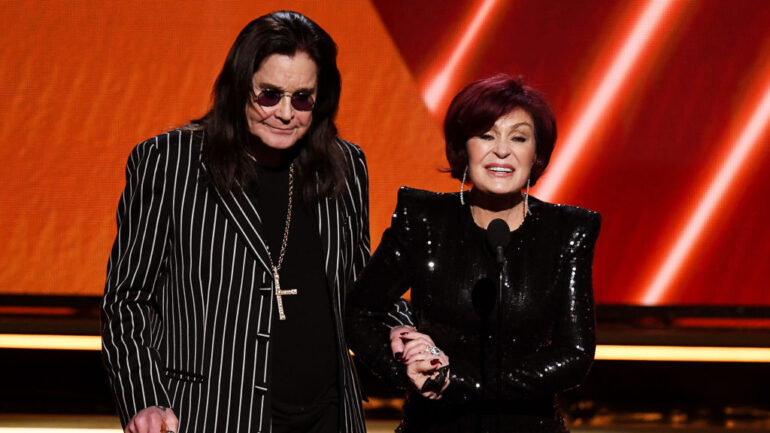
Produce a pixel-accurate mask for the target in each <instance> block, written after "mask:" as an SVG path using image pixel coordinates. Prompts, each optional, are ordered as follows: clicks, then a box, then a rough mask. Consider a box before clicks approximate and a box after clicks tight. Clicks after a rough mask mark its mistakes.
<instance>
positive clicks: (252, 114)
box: [246, 52, 318, 150]
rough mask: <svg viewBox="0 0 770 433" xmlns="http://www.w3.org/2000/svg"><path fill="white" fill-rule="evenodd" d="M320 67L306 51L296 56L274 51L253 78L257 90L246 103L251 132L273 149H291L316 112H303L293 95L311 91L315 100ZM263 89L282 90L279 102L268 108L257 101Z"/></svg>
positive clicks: (254, 87) (305, 130)
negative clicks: (298, 108) (297, 107)
mask: <svg viewBox="0 0 770 433" xmlns="http://www.w3.org/2000/svg"><path fill="white" fill-rule="evenodd" d="M317 80H318V68H317V67H316V64H315V62H314V61H313V59H311V58H310V56H308V55H307V53H304V52H297V53H296V54H294V55H293V56H287V55H284V54H272V55H270V56H268V57H267V58H266V59H265V60H264V61H263V62H262V66H261V67H260V68H259V70H258V71H257V72H256V73H255V74H254V76H253V77H252V80H251V81H252V87H253V89H254V92H253V93H252V94H251V95H250V97H249V102H247V103H246V122H247V124H248V127H249V131H250V132H251V133H252V134H254V135H256V136H257V137H259V138H260V139H261V140H262V142H263V143H264V144H265V145H267V146H268V147H270V148H273V149H278V150H283V149H288V148H290V147H292V146H294V144H296V143H297V141H299V139H300V138H302V137H303V136H304V135H305V133H306V132H307V130H308V128H310V124H311V122H312V121H313V112H312V110H310V111H300V110H297V109H295V108H294V107H293V106H292V104H291V95H298V94H305V95H306V94H310V95H311V96H312V98H313V100H314V101H315V98H316V95H317V94H318V89H316V83H317ZM264 90H271V91H278V92H283V94H284V96H283V97H282V98H281V100H280V101H279V102H278V104H276V105H274V106H272V107H265V106H262V105H259V104H258V103H257V102H256V95H259V94H260V92H262V91H264Z"/></svg>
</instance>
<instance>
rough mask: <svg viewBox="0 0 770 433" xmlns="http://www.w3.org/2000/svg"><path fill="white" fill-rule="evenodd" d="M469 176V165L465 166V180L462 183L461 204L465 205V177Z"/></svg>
mask: <svg viewBox="0 0 770 433" xmlns="http://www.w3.org/2000/svg"><path fill="white" fill-rule="evenodd" d="M467 177H468V166H467V165H466V166H465V170H464V171H463V181H462V183H461V184H460V205H462V206H465V198H464V197H463V194H464V191H465V179H466V178H467Z"/></svg>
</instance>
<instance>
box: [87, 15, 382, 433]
mask: <svg viewBox="0 0 770 433" xmlns="http://www.w3.org/2000/svg"><path fill="white" fill-rule="evenodd" d="M336 56H337V47H336V45H335V43H334V41H333V40H332V39H331V37H330V36H329V35H328V34H327V33H326V32H325V31H324V30H323V29H322V28H321V27H319V26H318V25H317V24H316V23H314V22H313V21H311V20H310V19H308V18H307V17H305V16H304V15H301V14H299V13H296V12H289V11H279V12H273V13H271V14H268V15H265V16H262V17H260V18H257V19H256V20H254V21H252V22H251V23H249V24H248V25H247V26H246V27H245V28H244V29H243V30H242V31H241V33H240V34H239V35H238V37H237V38H236V40H235V42H234V44H233V46H232V48H231V49H230V52H229V54H228V56H227V59H226V60H225V63H224V66H223V68H222V71H221V73H220V74H219V77H218V78H217V81H216V84H215V86H214V91H213V106H212V108H211V110H210V111H209V112H208V113H207V114H206V115H205V116H204V117H203V118H202V119H199V120H197V121H195V123H194V124H193V125H191V126H188V127H185V128H181V129H177V130H174V131H170V132H168V133H165V134H161V135H159V136H157V137H154V138H152V139H149V140H147V141H145V142H143V143H141V144H139V145H138V146H137V147H136V148H135V149H134V151H133V152H132V153H131V156H130V158H129V162H128V167H127V180H126V189H125V192H124V194H123V197H122V199H121V202H120V205H119V208H118V235H117V239H116V241H115V245H114V247H113V250H112V254H111V255H110V262H109V267H108V272H107V284H106V287H105V294H104V303H103V308H102V336H103V346H104V350H103V353H104V360H105V364H106V366H107V370H108V372H109V375H110V380H111V384H112V387H113V391H114V394H115V397H116V401H117V405H118V409H119V412H120V415H121V421H122V423H123V425H124V427H125V430H126V431H127V432H141V433H145V432H151V433H157V432H159V431H175V432H176V431H179V432H182V431H184V432H220V431H230V432H260V431H272V432H287V431H302V432H317V433H321V432H327V433H337V432H361V433H362V432H364V431H365V426H364V421H363V413H362V410H361V391H360V389H359V385H358V380H357V378H356V376H355V372H354V369H353V365H352V361H351V359H350V356H349V353H348V348H347V345H346V342H345V339H344V333H343V332H342V305H343V303H344V295H345V293H346V292H347V291H348V290H349V287H350V286H352V283H353V280H354V279H355V278H356V276H357V275H358V274H359V273H360V271H361V270H362V269H363V264H364V262H365V261H366V260H367V259H368V257H369V233H368V231H369V225H368V191H367V174H366V173H367V172H366V162H365V160H364V155H363V152H362V151H361V149H360V148H359V147H358V146H356V145H355V144H352V143H349V142H346V141H344V140H342V139H340V138H338V137H337V128H336V127H335V125H334V118H335V115H336V112H337V106H338V103H339V97H340V73H339V70H338V68H337V64H336ZM307 353H312V354H313V365H312V366H309V365H308V363H307V361H306V359H305V358H306V355H307ZM177 429H178V430H177Z"/></svg>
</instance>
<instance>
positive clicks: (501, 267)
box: [495, 246, 506, 433]
mask: <svg viewBox="0 0 770 433" xmlns="http://www.w3.org/2000/svg"><path fill="white" fill-rule="evenodd" d="M496 250H497V251H496V253H497V342H496V346H497V347H496V348H495V349H496V350H495V352H496V355H497V377H496V378H495V379H496V380H495V403H496V404H498V405H499V404H500V397H501V394H502V393H501V385H500V384H501V383H502V379H503V377H502V363H503V278H504V277H505V265H506V260H505V252H504V251H503V247H502V246H498V247H497V248H496ZM495 431H496V432H497V433H500V410H499V408H496V409H495Z"/></svg>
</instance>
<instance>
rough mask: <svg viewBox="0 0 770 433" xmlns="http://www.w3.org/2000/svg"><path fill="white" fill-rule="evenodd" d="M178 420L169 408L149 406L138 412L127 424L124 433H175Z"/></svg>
mask: <svg viewBox="0 0 770 433" xmlns="http://www.w3.org/2000/svg"><path fill="white" fill-rule="evenodd" d="M178 427H179V420H178V419H177V418H176V415H175V414H174V411H173V410H171V408H170V407H163V406H150V407H147V408H144V409H142V410H140V411H139V412H137V413H136V415H134V417H133V418H131V421H129V422H128V425H127V426H126V429H125V430H123V431H124V432H125V433H166V432H174V433H176V431H177V428H178Z"/></svg>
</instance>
